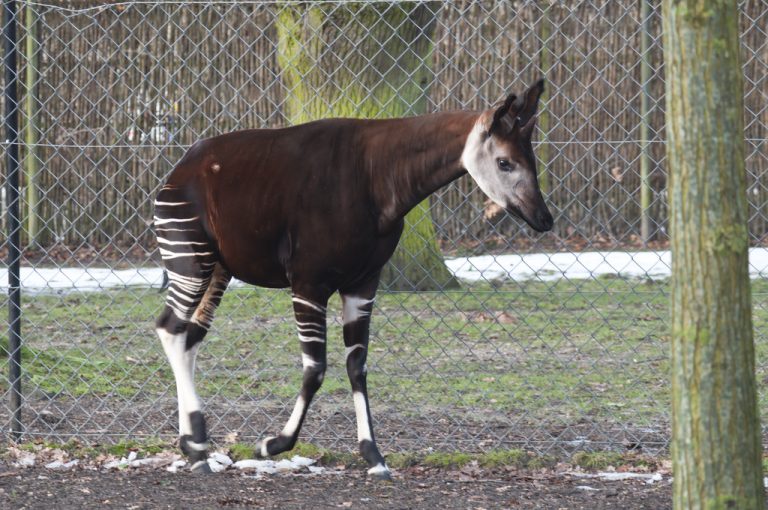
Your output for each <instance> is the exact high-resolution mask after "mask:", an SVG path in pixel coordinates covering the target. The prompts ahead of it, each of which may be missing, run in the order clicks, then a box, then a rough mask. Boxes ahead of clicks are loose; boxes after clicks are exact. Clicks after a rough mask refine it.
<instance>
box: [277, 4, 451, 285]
mask: <svg viewBox="0 0 768 510" xmlns="http://www.w3.org/2000/svg"><path fill="white" fill-rule="evenodd" d="M437 8H438V7H437V6H436V4H430V3H416V2H402V3H396V2H381V3H370V2H360V3H346V4H332V3H317V4H314V5H311V4H310V3H308V4H306V5H304V4H292V5H286V6H283V7H282V9H281V11H280V12H279V15H278V26H277V30H278V40H279V46H278V62H279V64H280V67H281V69H282V78H283V84H284V85H285V86H286V88H287V91H286V96H287V99H286V106H287V110H288V115H289V120H290V121H291V123H294V124H295V123H301V122H307V121H310V120H315V119H320V118H325V117H364V118H386V117H402V116H407V115H416V114H420V113H425V112H426V99H427V87H428V86H429V83H430V82H431V80H432V70H431V65H430V62H431V59H432V48H433V44H434V43H433V41H432V38H433V35H434V31H435V22H436V17H437V14H436V12H435V9H437ZM308 157H311V155H308ZM405 222H406V224H405V229H404V231H403V236H402V238H401V239H400V244H399V246H398V249H397V250H396V252H395V254H394V255H393V257H392V259H391V260H390V263H389V264H388V265H387V266H386V267H385V270H384V273H383V275H382V285H383V286H384V287H387V288H390V289H403V290H412V289H417V290H429V289H435V288H445V287H453V286H456V285H457V282H456V280H455V279H454V278H453V276H452V275H451V273H450V272H449V271H448V269H447V268H446V266H445V263H444V261H443V258H442V256H441V254H440V251H439V249H438V246H437V242H436V234H435V227H434V224H433V222H432V218H431V214H430V210H429V201H428V200H425V201H424V202H422V203H421V204H419V205H418V206H417V207H416V208H415V209H414V210H413V211H411V212H410V213H409V214H408V216H406V219H405Z"/></svg>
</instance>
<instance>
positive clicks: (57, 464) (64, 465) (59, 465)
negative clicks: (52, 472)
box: [45, 459, 80, 470]
mask: <svg viewBox="0 0 768 510" xmlns="http://www.w3.org/2000/svg"><path fill="white" fill-rule="evenodd" d="M79 463H80V461H79V460H77V459H75V460H70V461H69V462H61V461H60V460H54V461H53V462H50V463H48V464H46V465H45V467H46V468H48V469H60V470H65V469H71V468H73V467H75V466H77V465H78V464H79Z"/></svg>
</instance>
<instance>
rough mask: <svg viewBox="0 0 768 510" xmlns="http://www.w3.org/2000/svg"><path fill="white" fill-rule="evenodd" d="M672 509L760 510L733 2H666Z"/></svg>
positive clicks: (740, 100)
mask: <svg viewBox="0 0 768 510" xmlns="http://www.w3.org/2000/svg"><path fill="white" fill-rule="evenodd" d="M663 9H664V12H663V14H664V58H665V68H666V99H667V110H666V111H667V126H666V129H667V161H668V164H669V202H670V219H669V222H670V230H671V238H672V273H673V277H672V290H671V301H672V310H671V311H672V332H671V334H672V422H673V424H672V428H673V441H672V458H673V469H674V496H673V498H674V507H675V508H676V509H680V510H682V509H702V508H707V509H719V508H739V509H745V510H746V509H756V508H760V509H762V508H764V494H763V481H762V476H763V475H762V467H761V442H760V419H759V415H758V411H757V395H756V390H755V359H754V343H753V337H752V319H751V303H750V301H751V296H750V282H749V274H748V258H747V248H748V230H747V197H746V171H745V166H744V154H745V152H744V124H743V115H744V108H743V98H742V94H743V81H742V68H741V63H740V57H739V51H740V46H739V31H738V10H737V6H736V0H731V1H723V0H688V1H680V0H665V1H664V4H663Z"/></svg>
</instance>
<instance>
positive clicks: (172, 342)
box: [156, 328, 200, 436]
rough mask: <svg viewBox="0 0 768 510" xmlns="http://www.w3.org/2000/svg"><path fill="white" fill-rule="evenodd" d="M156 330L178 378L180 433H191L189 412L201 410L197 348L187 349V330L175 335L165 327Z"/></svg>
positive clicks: (175, 376)
mask: <svg viewBox="0 0 768 510" xmlns="http://www.w3.org/2000/svg"><path fill="white" fill-rule="evenodd" d="M156 331H157V336H158V337H160V343H161V344H162V345H163V350H164V351H165V355H166V356H168V361H169V362H170V364H171V370H172V371H173V375H174V378H175V379H176V392H177V395H178V400H179V435H182V436H184V435H191V434H192V424H191V423H190V421H189V414H190V413H192V412H194V411H199V410H200V401H199V399H198V398H197V393H196V392H195V383H194V371H195V356H196V354H197V348H196V347H193V348H192V349H189V350H187V349H186V343H187V333H186V332H184V333H180V334H178V335H174V334H171V333H169V332H168V331H166V330H165V329H163V328H158V329H157V330H156Z"/></svg>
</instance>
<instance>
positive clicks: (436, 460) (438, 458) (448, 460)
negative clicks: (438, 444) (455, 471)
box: [421, 452, 475, 468]
mask: <svg viewBox="0 0 768 510" xmlns="http://www.w3.org/2000/svg"><path fill="white" fill-rule="evenodd" d="M473 460H475V457H474V456H473V455H470V454H468V453H456V452H434V453H430V454H429V455H427V456H426V457H424V458H423V459H422V461H421V464H423V465H425V466H431V467H437V468H459V467H462V466H466V465H467V464H469V463H470V462H472V461H473Z"/></svg>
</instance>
